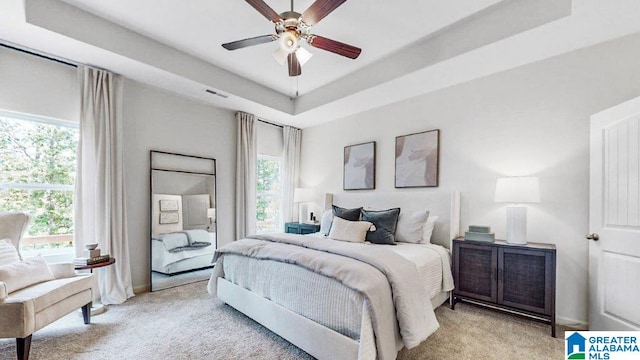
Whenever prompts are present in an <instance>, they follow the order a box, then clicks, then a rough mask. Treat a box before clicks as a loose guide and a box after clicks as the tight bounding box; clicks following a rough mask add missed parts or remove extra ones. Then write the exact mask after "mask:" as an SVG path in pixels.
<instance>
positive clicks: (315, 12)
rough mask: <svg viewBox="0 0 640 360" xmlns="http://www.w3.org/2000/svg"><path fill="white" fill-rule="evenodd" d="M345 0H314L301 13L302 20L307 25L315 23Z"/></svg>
mask: <svg viewBox="0 0 640 360" xmlns="http://www.w3.org/2000/svg"><path fill="white" fill-rule="evenodd" d="M345 1H347V0H316V2H314V3H313V4H311V6H309V8H308V9H307V10H305V11H304V13H303V14H302V21H304V22H305V23H306V24H307V25H315V24H317V23H318V22H320V20H322V19H323V18H324V17H325V16H327V15H329V14H330V13H331V12H332V11H333V10H335V9H336V8H337V7H338V6H340V5H342V4H343V3H344V2H345Z"/></svg>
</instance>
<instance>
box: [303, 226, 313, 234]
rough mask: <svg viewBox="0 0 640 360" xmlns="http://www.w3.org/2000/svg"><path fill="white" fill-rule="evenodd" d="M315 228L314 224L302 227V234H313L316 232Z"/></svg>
mask: <svg viewBox="0 0 640 360" xmlns="http://www.w3.org/2000/svg"><path fill="white" fill-rule="evenodd" d="M315 230H316V229H315V228H314V227H312V226H304V227H301V228H300V234H303V235H305V234H313V233H314V232H316V231H315Z"/></svg>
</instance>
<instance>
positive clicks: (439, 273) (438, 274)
mask: <svg viewBox="0 0 640 360" xmlns="http://www.w3.org/2000/svg"><path fill="white" fill-rule="evenodd" d="M306 236H312V237H320V238H327V236H325V235H324V234H323V233H321V232H317V233H313V234H307V235H306ZM371 245H372V246H385V247H387V248H389V249H390V250H391V251H393V252H395V253H396V254H398V255H400V256H402V257H404V258H406V259H408V260H410V261H411V262H413V263H414V264H415V265H416V268H417V269H418V276H419V277H420V283H421V284H424V285H425V288H426V289H427V293H428V294H429V298H430V299H431V298H433V297H434V296H436V295H437V294H438V293H440V292H441V291H451V290H453V287H454V285H453V274H452V273H451V271H444V273H443V268H445V269H451V255H450V253H449V250H447V249H446V248H444V247H442V246H440V245H435V244H410V243H402V242H399V243H396V245H395V246H392V245H373V244H371ZM445 265H446V266H445Z"/></svg>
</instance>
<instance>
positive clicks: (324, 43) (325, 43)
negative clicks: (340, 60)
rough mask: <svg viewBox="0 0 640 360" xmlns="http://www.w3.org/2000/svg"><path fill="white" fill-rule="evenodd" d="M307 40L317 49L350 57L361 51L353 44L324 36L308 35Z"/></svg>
mask: <svg viewBox="0 0 640 360" xmlns="http://www.w3.org/2000/svg"><path fill="white" fill-rule="evenodd" d="M307 42H308V43H309V45H311V46H313V47H317V48H318V49H322V50H327V51H331V52H332V53H335V54H338V55H342V56H346V57H348V58H350V59H356V58H357V57H358V56H360V53H361V52H362V49H360V48H357V47H355V46H351V45H349V44H345V43H341V42H339V41H335V40H331V39H327V38H326V37H322V36H318V35H309V37H308V38H307Z"/></svg>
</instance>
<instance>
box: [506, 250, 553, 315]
mask: <svg viewBox="0 0 640 360" xmlns="http://www.w3.org/2000/svg"><path fill="white" fill-rule="evenodd" d="M548 254H549V253H547V252H544V251H532V250H518V249H508V248H502V249H500V254H499V256H498V259H499V260H498V269H499V274H498V303H499V304H503V305H507V306H511V307H514V308H518V309H522V310H528V311H533V312H537V313H542V314H550V310H551V309H550V307H549V298H548V295H549V286H550V285H551V284H550V280H551V279H550V274H549V273H548V266H547V260H548V259H547V258H548Z"/></svg>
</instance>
